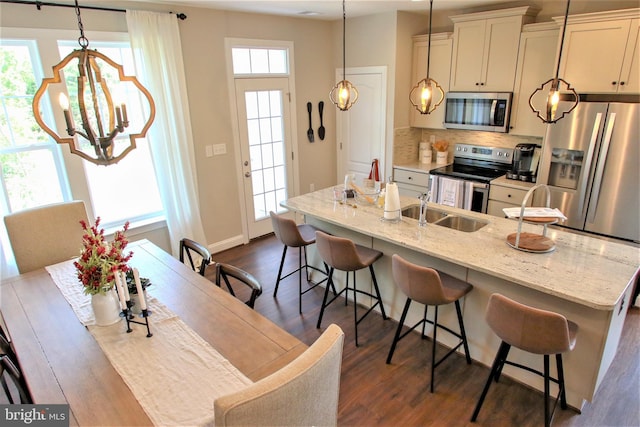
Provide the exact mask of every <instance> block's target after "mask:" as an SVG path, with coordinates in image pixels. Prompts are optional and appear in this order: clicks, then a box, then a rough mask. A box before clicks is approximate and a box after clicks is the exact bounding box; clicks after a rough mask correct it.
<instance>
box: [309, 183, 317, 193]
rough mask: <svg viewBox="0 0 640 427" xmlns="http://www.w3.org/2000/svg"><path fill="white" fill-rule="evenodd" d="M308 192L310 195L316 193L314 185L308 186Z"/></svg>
mask: <svg viewBox="0 0 640 427" xmlns="http://www.w3.org/2000/svg"><path fill="white" fill-rule="evenodd" d="M309 191H310V192H311V193H313V192H314V191H316V185H315V184H309Z"/></svg>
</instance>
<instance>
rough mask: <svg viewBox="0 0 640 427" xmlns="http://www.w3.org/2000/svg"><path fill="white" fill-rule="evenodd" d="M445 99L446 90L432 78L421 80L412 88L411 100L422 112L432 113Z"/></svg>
mask: <svg viewBox="0 0 640 427" xmlns="http://www.w3.org/2000/svg"><path fill="white" fill-rule="evenodd" d="M443 100H444V90H442V87H441V86H440V85H439V84H438V82H436V81H435V80H433V79H431V78H424V79H422V80H420V81H419V82H418V83H416V85H415V86H414V87H413V89H411V92H410V93H409V101H411V105H413V106H414V107H415V109H416V110H418V111H419V112H420V114H431V113H432V112H433V111H434V110H435V109H436V108H437V107H438V106H439V105H440V104H442V101H443Z"/></svg>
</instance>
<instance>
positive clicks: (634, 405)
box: [207, 235, 640, 426]
mask: <svg viewBox="0 0 640 427" xmlns="http://www.w3.org/2000/svg"><path fill="white" fill-rule="evenodd" d="M297 253H298V252H297V250H293V249H289V251H288V253H287V262H286V263H285V269H284V272H285V273H286V272H288V271H291V270H293V269H295V268H296V266H297V263H298V260H297V259H298V258H297ZM281 255H282V245H281V244H280V242H279V241H278V240H277V239H276V238H275V237H274V236H273V235H268V236H265V237H262V238H259V239H256V240H254V241H252V242H251V243H250V244H248V245H245V246H240V247H236V248H233V249H230V250H227V251H224V252H221V253H218V254H215V255H214V256H213V259H214V261H221V262H227V263H230V264H233V265H236V266H238V267H240V268H243V269H245V270H247V271H249V272H250V273H252V274H253V275H255V276H256V277H257V278H258V280H259V281H260V283H262V286H263V288H264V291H263V294H262V295H261V296H260V297H259V298H258V299H257V302H256V306H255V309H256V310H257V311H258V312H260V313H262V314H263V315H264V316H266V317H268V318H269V319H271V320H272V321H273V322H275V323H276V324H278V325H280V326H281V327H282V328H284V329H286V330H287V331H289V332H290V333H291V334H293V335H295V336H296V337H298V338H299V339H300V340H301V341H303V342H305V343H307V344H311V343H313V342H314V341H315V340H316V339H317V338H318V336H320V334H321V333H322V330H324V328H326V326H327V325H329V324H330V323H336V324H338V325H339V326H340V327H341V328H342V329H343V330H344V332H345V335H346V336H345V345H344V355H343V363H342V379H341V385H340V408H339V414H338V416H339V419H338V422H339V425H341V426H540V425H544V418H543V406H542V405H543V402H542V394H541V393H539V392H538V391H535V390H532V389H530V388H528V387H526V386H524V385H522V384H519V383H516V382H514V381H511V380H509V379H508V378H504V379H501V380H500V383H498V384H495V383H494V385H492V387H491V389H490V390H489V394H488V396H487V399H486V400H485V403H484V406H483V408H482V411H481V413H480V416H479V419H478V422H477V423H471V422H470V421H469V419H470V418H471V414H472V412H473V409H474V407H475V404H476V401H477V399H478V396H479V394H480V392H481V391H482V387H483V386H484V382H485V381H486V378H487V376H488V374H489V368H488V367H485V366H483V365H481V364H479V363H475V362H474V363H473V364H472V365H471V366H469V365H467V364H466V363H465V360H464V357H463V356H460V355H458V354H455V355H452V356H451V357H450V358H449V359H447V360H446V361H445V362H443V363H442V364H441V365H439V366H438V368H437V369H436V383H435V387H436V390H435V393H433V394H431V393H430V392H429V381H430V373H429V360H430V358H431V354H430V346H431V345H430V342H429V340H421V339H420V337H419V335H418V334H411V335H410V336H408V337H407V338H405V339H404V340H403V341H401V342H400V344H399V345H398V347H397V349H396V352H395V354H394V357H393V363H392V364H390V365H387V364H386V363H385V361H386V357H387V353H388V351H389V346H390V345H391V341H392V339H393V334H394V332H395V328H396V327H397V323H396V321H394V320H386V321H383V320H382V317H381V316H380V315H378V314H377V313H373V314H372V315H370V316H369V317H367V318H366V319H365V320H364V321H363V322H361V323H360V327H359V328H358V331H359V342H360V346H359V347H357V348H356V346H355V344H354V328H353V307H352V306H351V304H350V305H349V307H345V306H344V304H338V303H334V304H332V305H331V306H330V307H329V308H328V309H327V310H326V311H325V317H324V319H323V325H322V326H323V329H322V330H320V329H316V321H317V319H318V314H319V306H320V303H321V301H322V291H323V290H322V289H320V288H316V289H314V290H313V291H311V292H308V293H307V294H306V295H304V296H303V300H302V311H303V314H302V315H300V314H298V302H297V298H298V282H297V281H298V276H297V274H295V275H292V276H290V277H289V278H287V279H285V280H284V281H282V282H281V283H280V288H279V290H278V296H277V298H274V297H273V290H274V286H275V280H276V276H277V273H278V266H279V263H280V257H281ZM207 275H208V277H210V278H213V269H210V270H209V271H208V272H207ZM639 320H640V309H639V308H637V307H632V308H631V309H630V310H629V313H628V316H627V320H626V324H625V327H624V332H623V336H622V339H621V344H620V347H619V350H618V354H617V355H616V358H615V360H614V362H613V365H612V367H611V368H610V370H609V372H608V373H607V376H606V378H605V380H604V383H603V384H602V386H601V387H600V389H599V390H598V393H597V395H596V398H595V399H594V402H593V403H589V404H587V405H586V407H585V408H584V410H583V412H582V414H578V413H577V412H576V411H575V410H572V409H568V410H565V411H563V410H561V409H560V408H558V409H557V410H556V413H555V417H554V425H555V426H640V345H638V343H640V323H639ZM414 335H415V336H414ZM439 350H440V351H441V352H440V353H439V354H438V356H437V357H440V355H441V354H443V352H444V351H445V350H446V349H445V348H444V347H441V348H440V349H439ZM552 369H554V368H552ZM552 390H553V388H552Z"/></svg>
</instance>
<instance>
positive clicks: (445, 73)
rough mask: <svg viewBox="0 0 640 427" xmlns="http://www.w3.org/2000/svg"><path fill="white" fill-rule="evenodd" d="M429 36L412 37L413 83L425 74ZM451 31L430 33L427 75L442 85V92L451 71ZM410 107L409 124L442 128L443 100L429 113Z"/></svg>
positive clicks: (445, 88) (445, 91) (444, 89)
mask: <svg viewBox="0 0 640 427" xmlns="http://www.w3.org/2000/svg"><path fill="white" fill-rule="evenodd" d="M428 45H429V36H428V35H421V36H414V37H413V68H412V74H411V75H412V81H411V83H412V84H413V85H415V84H416V83H417V82H419V81H420V80H422V79H424V78H425V77H426V75H427V53H428V50H429V49H428ZM452 45H453V41H452V40H451V33H441V34H432V35H431V58H430V62H429V75H430V76H429V77H431V78H432V79H434V80H435V81H436V82H438V84H439V85H440V86H441V87H442V90H443V91H444V93H447V92H448V91H449V75H450V72H451V47H452ZM409 108H411V126H413V127H419V128H432V129H444V125H443V122H444V101H443V102H442V104H440V106H439V107H438V108H436V109H435V111H433V112H432V113H431V114H420V112H418V110H416V109H415V108H413V106H412V105H411V104H409Z"/></svg>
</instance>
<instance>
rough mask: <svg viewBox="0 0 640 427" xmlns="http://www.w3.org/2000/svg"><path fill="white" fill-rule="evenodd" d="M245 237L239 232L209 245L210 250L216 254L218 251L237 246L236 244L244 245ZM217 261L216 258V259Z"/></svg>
mask: <svg viewBox="0 0 640 427" xmlns="http://www.w3.org/2000/svg"><path fill="white" fill-rule="evenodd" d="M244 244H245V241H244V237H243V236H242V235H241V234H239V235H237V236H234V237H231V238H229V239H226V240H222V241H220V242H216V243H212V244H210V245H209V246H208V249H209V252H211V253H212V254H216V253H218V252H222V251H226V250H227V249H231V248H235V247H236V246H240V245H244ZM214 261H215V259H214Z"/></svg>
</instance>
